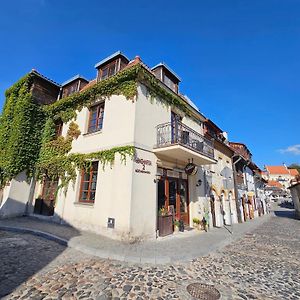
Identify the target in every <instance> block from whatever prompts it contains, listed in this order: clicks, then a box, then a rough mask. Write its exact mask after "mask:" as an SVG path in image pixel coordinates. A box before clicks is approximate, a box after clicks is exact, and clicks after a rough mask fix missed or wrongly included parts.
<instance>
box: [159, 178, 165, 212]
mask: <svg viewBox="0 0 300 300" xmlns="http://www.w3.org/2000/svg"><path fill="white" fill-rule="evenodd" d="M157 197H158V210H160V209H161V208H162V207H164V206H165V181H164V180H162V179H161V180H159V182H158V196H157Z"/></svg>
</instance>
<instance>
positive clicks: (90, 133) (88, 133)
mask: <svg viewBox="0 0 300 300" xmlns="http://www.w3.org/2000/svg"><path fill="white" fill-rule="evenodd" d="M100 133H102V129H101V130H98V131H94V132H87V133H84V134H83V136H93V135H96V134H100Z"/></svg>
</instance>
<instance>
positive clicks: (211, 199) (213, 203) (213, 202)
mask: <svg viewBox="0 0 300 300" xmlns="http://www.w3.org/2000/svg"><path fill="white" fill-rule="evenodd" d="M210 211H211V216H212V223H213V227H216V226H217V224H216V212H215V198H214V196H211V197H210Z"/></svg>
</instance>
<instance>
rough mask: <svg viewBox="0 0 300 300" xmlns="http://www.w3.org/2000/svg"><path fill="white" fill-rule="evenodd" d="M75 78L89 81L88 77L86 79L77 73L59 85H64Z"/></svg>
mask: <svg viewBox="0 0 300 300" xmlns="http://www.w3.org/2000/svg"><path fill="white" fill-rule="evenodd" d="M76 79H83V80H85V81H87V82H89V81H88V79H86V78H84V77H83V76H81V75H79V74H77V75H75V76H73V77H72V78H70V79H68V80H66V81H65V82H63V83H62V84H61V85H62V86H65V85H67V84H68V83H70V82H72V81H74V80H76Z"/></svg>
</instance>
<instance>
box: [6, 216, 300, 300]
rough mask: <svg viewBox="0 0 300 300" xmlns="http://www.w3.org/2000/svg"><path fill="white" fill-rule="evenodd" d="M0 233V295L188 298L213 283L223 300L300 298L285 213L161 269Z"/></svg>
mask: <svg viewBox="0 0 300 300" xmlns="http://www.w3.org/2000/svg"><path fill="white" fill-rule="evenodd" d="M0 233H1V235H0V270H1V274H0V276H1V278H0V295H1V293H2V296H3V295H4V294H5V293H8V292H9V291H11V290H12V288H16V289H15V290H14V291H12V293H10V294H9V295H8V296H7V297H6V298H5V299H99V300H100V299H102V300H104V299H140V300H142V299H192V298H191V297H190V296H189V294H188V293H187V292H186V286H187V284H189V283H193V282H201V283H207V284H212V285H214V286H215V287H216V288H217V289H218V290H219V291H220V293H221V295H222V299H280V300H282V299H300V276H299V270H300V221H297V220H294V219H291V218H287V217H286V214H285V212H283V213H279V214H277V216H274V217H272V218H270V219H269V220H268V222H266V223H264V224H263V225H262V226H260V227H259V228H257V229H255V230H254V231H252V232H251V233H249V234H247V235H246V236H245V237H243V238H242V239H240V240H238V241H236V242H234V243H232V244H230V245H228V246H226V247H225V248H222V249H220V250H219V251H218V252H215V253H212V254H210V255H208V256H205V257H201V258H198V259H195V260H193V261H192V262H191V263H185V264H173V265H165V266H151V265H133V264H125V263H119V262H116V261H109V260H102V259H98V258H95V257H93V256H88V255H85V254H82V253H81V252H77V251H76V250H74V249H66V248H64V247H63V246H61V245H57V244H55V243H54V242H50V241H46V240H44V239H42V238H37V237H33V236H30V235H20V234H14V233H6V232H0ZM182 251H184V249H182ZM43 258H44V260H43ZM41 261H42V262H41ZM46 264H48V265H46ZM43 267H44V268H43ZM41 268H43V269H41ZM3 270H4V271H3ZM38 270H40V271H39V272H38V273H36V272H37V271H38ZM21 282H23V283H22V284H21ZM19 284H21V285H19ZM18 285H19V286H18ZM17 286H18V287H17Z"/></svg>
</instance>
